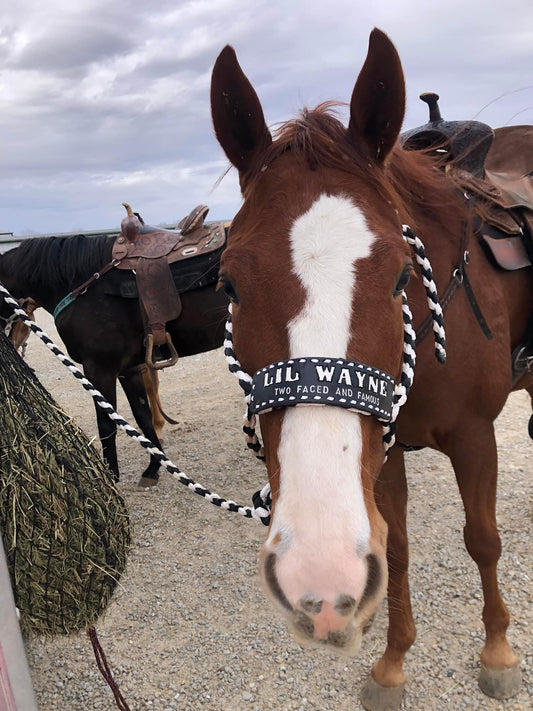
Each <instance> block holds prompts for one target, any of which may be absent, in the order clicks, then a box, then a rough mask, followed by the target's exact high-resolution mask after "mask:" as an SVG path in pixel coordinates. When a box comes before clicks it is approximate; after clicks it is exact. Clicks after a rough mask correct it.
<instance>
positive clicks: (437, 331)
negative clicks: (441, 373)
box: [402, 225, 446, 363]
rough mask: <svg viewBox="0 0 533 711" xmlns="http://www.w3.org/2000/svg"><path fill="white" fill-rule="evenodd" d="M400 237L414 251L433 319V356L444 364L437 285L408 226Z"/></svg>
mask: <svg viewBox="0 0 533 711" xmlns="http://www.w3.org/2000/svg"><path fill="white" fill-rule="evenodd" d="M402 235H403V238H404V240H405V241H406V242H407V243H408V244H410V245H411V247H412V248H413V250H414V253H415V257H416V261H417V262H418V264H419V266H420V271H421V272H422V282H423V284H424V286H425V288H426V297H427V302H428V306H429V309H430V313H431V316H432V319H433V335H434V338H435V356H436V358H437V360H438V361H439V363H445V362H446V334H445V332H444V317H443V313H442V307H441V305H440V302H439V297H438V294H437V285H436V284H435V280H434V279H433V270H432V269H431V264H430V262H429V259H428V258H427V257H426V250H425V248H424V245H423V244H422V241H421V240H420V239H419V237H417V235H416V234H415V233H414V232H413V230H412V229H411V228H410V227H409V226H408V225H402Z"/></svg>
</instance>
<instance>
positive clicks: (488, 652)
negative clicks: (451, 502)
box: [446, 420, 521, 699]
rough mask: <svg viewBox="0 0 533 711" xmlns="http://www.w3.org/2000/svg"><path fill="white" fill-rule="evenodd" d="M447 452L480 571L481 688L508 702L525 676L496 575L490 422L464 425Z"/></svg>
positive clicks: (497, 538)
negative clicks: (512, 644) (509, 637)
mask: <svg viewBox="0 0 533 711" xmlns="http://www.w3.org/2000/svg"><path fill="white" fill-rule="evenodd" d="M463 424H464V423H463ZM446 454H448V456H449V457H450V459H451V461H452V465H453V468H454V471H455V476H456V479H457V483H458V485H459V490H460V492H461V498H462V500H463V504H464V508H465V527H464V540H465V544H466V548H467V550H468V552H469V554H470V556H471V557H472V558H473V560H474V561H475V562H476V564H477V566H478V568H479V573H480V576H481V585H482V588H483V599H484V606H483V622H484V625H485V634H486V639H485V645H484V647H483V649H482V651H481V664H482V667H481V673H480V676H479V685H480V687H481V690H482V691H483V692H484V693H485V694H487V695H488V696H492V697H494V698H497V699H504V698H508V697H510V696H514V694H516V693H518V691H519V689H520V683H521V673H520V667H519V664H518V659H517V657H516V655H515V654H514V652H513V651H512V650H511V647H510V646H509V643H508V641H507V637H506V631H507V628H508V626H509V613H508V611H507V608H506V606H505V604H504V602H503V600H502V598H501V595H500V591H499V589H498V577H497V572H496V567H497V564H498V560H499V558H500V553H501V541H500V536H499V534H498V528H497V523H496V485H497V477H498V461H497V448H496V440H495V436H494V427H493V425H492V423H491V422H487V421H486V420H474V421H471V422H470V423H469V424H468V425H466V426H463V427H462V429H461V435H460V436H459V437H454V438H453V439H451V440H450V441H449V442H447V443H446Z"/></svg>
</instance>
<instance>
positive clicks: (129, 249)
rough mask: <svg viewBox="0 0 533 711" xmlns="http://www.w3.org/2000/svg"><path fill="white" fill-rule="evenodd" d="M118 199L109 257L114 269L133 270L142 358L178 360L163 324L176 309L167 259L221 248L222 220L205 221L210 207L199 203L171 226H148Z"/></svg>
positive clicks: (156, 363) (154, 364)
mask: <svg viewBox="0 0 533 711" xmlns="http://www.w3.org/2000/svg"><path fill="white" fill-rule="evenodd" d="M123 205H124V207H125V208H126V211H127V213H128V214H127V217H125V218H124V219H123V220H122V223H121V231H120V234H119V235H118V236H117V238H116V239H115V242H114V244H113V248H112V257H113V259H114V260H116V262H118V264H116V265H115V266H116V269H118V270H130V271H133V272H134V274H135V291H136V292H137V293H136V294H135V295H136V296H138V298H139V303H140V306H141V312H142V315H143V321H144V326H145V332H146V363H147V365H148V366H149V367H150V368H156V369H159V368H167V367H169V366H171V365H174V364H175V363H176V362H177V360H178V354H177V351H176V348H175V346H174V344H173V343H172V339H171V337H170V335H169V333H168V332H167V330H166V324H167V323H168V322H169V321H173V320H174V319H177V318H178V317H179V315H180V313H181V299H180V295H179V291H178V289H177V288H176V284H175V279H174V278H173V273H172V271H171V265H173V264H174V263H176V262H182V261H184V260H187V259H190V258H191V257H199V256H201V255H210V254H215V253H216V252H220V251H222V249H223V248H224V246H225V242H226V229H225V228H226V225H225V224H224V223H222V222H215V223H211V224H206V223H205V222H204V220H205V218H206V216H207V213H208V212H209V208H208V207H207V206H205V205H199V206H198V207H195V208H194V210H192V211H191V213H190V214H189V215H188V216H187V217H185V218H184V219H183V220H181V222H180V223H179V224H178V229H176V230H168V229H164V228H161V227H151V226H150V225H146V224H145V223H144V220H143V219H142V218H141V216H140V215H139V214H138V213H134V212H133V211H132V209H131V207H130V206H129V205H128V204H127V203H123ZM132 295H133V294H132Z"/></svg>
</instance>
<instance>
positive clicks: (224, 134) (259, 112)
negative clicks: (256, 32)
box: [211, 45, 272, 174]
mask: <svg viewBox="0 0 533 711" xmlns="http://www.w3.org/2000/svg"><path fill="white" fill-rule="evenodd" d="M211 115H212V117H213V125H214V127H215V134H216V137H217V139H218V142H219V143H220V145H221V146H222V148H223V149H224V152H225V153H226V155H227V156H228V158H229V159H230V161H231V162H232V163H233V165H234V166H235V167H236V168H237V169H238V170H239V172H240V173H241V174H243V173H246V172H247V171H248V170H249V169H250V168H251V167H252V165H253V162H254V158H255V156H256V155H257V151H258V150H260V149H264V148H266V147H267V146H268V145H270V143H272V136H271V135H270V132H269V130H268V128H267V126H266V123H265V118H264V115H263V109H262V107H261V103H260V101H259V99H258V98H257V94H256V93H255V90H254V88H253V86H252V85H251V84H250V82H249V81H248V79H247V77H246V75H245V74H244V72H243V71H242V69H241V67H240V65H239V62H238V61H237V56H236V54H235V50H234V49H233V47H230V46H229V45H227V46H226V47H224V49H223V50H222V52H221V53H220V54H219V56H218V58H217V61H216V62H215V66H214V68H213V74H212V77H211Z"/></svg>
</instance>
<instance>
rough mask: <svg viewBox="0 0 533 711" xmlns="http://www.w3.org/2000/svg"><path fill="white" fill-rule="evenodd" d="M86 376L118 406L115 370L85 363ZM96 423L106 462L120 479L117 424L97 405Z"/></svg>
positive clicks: (111, 403)
mask: <svg viewBox="0 0 533 711" xmlns="http://www.w3.org/2000/svg"><path fill="white" fill-rule="evenodd" d="M83 372H84V374H85V377H86V378H87V379H88V380H90V382H91V383H92V384H93V385H94V387H95V388H96V389H97V390H99V391H100V392H101V393H102V395H103V396H104V397H105V399H106V400H107V401H108V402H109V404H110V405H112V406H113V407H114V408H115V409H116V406H117V374H116V373H115V372H113V371H108V370H102V368H101V367H99V366H98V365H96V364H95V363H92V362H87V361H86V362H84V363H83ZM95 409H96V425H97V427H98V434H99V436H100V442H101V443H102V455H103V458H104V461H105V463H106V464H107V466H108V467H109V469H110V470H111V472H112V474H113V478H114V480H115V481H118V480H119V470H118V458H117V445H116V439H117V426H116V425H115V423H114V422H113V420H112V419H111V418H110V417H109V415H108V414H107V412H106V411H105V410H103V409H102V408H101V407H99V406H98V405H96V403H95Z"/></svg>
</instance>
